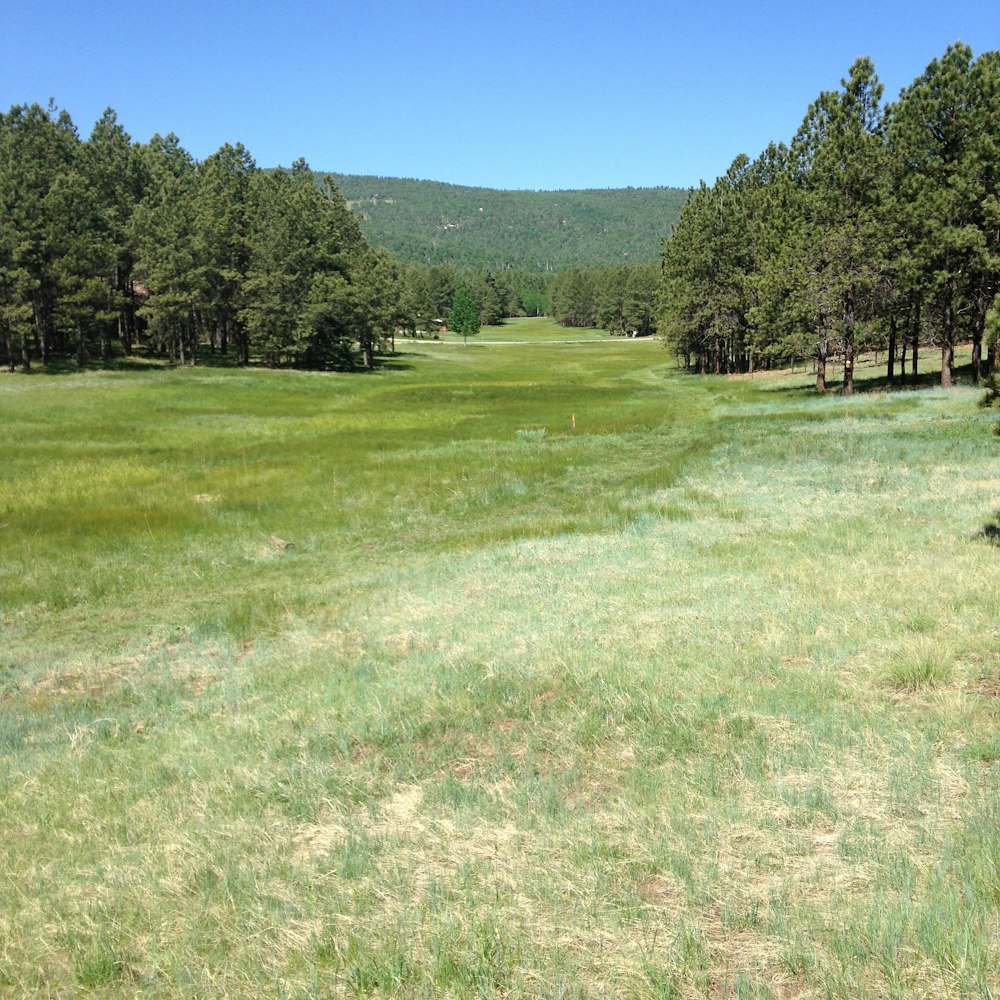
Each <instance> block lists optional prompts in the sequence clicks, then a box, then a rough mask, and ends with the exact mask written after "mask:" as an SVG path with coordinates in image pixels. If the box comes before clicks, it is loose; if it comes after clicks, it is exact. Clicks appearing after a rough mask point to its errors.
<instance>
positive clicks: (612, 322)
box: [550, 262, 660, 337]
mask: <svg viewBox="0 0 1000 1000" xmlns="http://www.w3.org/2000/svg"><path fill="white" fill-rule="evenodd" d="M659 274H660V265H659V264H657V263H653V262H651V263H644V264H619V265H615V266H611V267H592V268H580V267H571V268H568V269H567V270H565V271H562V272H561V273H560V274H558V275H556V276H555V277H554V278H553V280H552V285H551V288H550V298H551V315H552V316H554V317H555V319H556V320H557V321H558V322H560V323H561V324H562V325H563V326H578V327H596V328H598V329H601V330H607V331H608V333H611V334H615V335H618V336H626V335H633V334H634V335H636V336H641V337H645V336H648V335H649V334H651V333H655V332H656V329H657V282H658V279H659Z"/></svg>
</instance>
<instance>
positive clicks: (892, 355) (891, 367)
mask: <svg viewBox="0 0 1000 1000" xmlns="http://www.w3.org/2000/svg"><path fill="white" fill-rule="evenodd" d="M888 353H889V357H888V359H887V362H886V379H887V381H888V383H889V385H892V384H893V382H894V381H895V379H896V314H895V313H893V314H892V315H891V316H890V317H889V352H888Z"/></svg>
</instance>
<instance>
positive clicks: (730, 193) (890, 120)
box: [659, 43, 1000, 393]
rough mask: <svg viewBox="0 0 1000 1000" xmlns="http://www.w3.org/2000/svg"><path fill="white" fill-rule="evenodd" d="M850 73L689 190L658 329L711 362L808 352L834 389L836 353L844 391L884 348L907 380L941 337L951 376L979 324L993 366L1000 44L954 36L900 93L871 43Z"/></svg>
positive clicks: (690, 356) (707, 365)
mask: <svg viewBox="0 0 1000 1000" xmlns="http://www.w3.org/2000/svg"><path fill="white" fill-rule="evenodd" d="M841 84H842V85H841V88H840V89H839V90H837V91H831V92H825V93H823V94H821V95H820V96H819V97H818V98H817V99H816V101H815V102H814V103H813V104H812V105H811V106H810V108H809V109H808V112H807V113H806V116H805V118H804V120H803V122H802V125H801V127H800V128H799V130H798V131H797V133H796V134H795V136H794V137H793V138H792V140H791V143H790V144H789V145H786V144H784V143H772V144H771V145H769V146H768V147H767V149H766V150H765V151H764V152H763V153H762V154H761V155H760V156H759V157H758V158H757V159H756V160H754V161H752V162H751V161H750V160H749V159H748V158H747V157H746V156H740V157H737V159H736V160H735V161H734V162H733V164H732V166H731V167H730V168H729V170H728V172H727V173H726V174H725V175H724V176H723V177H720V178H719V179H718V180H717V181H716V182H715V183H714V184H712V185H711V186H709V185H707V184H705V183H702V184H701V185H700V186H699V187H698V188H697V189H696V190H694V191H692V192H691V196H690V198H689V200H688V202H687V204H686V205H685V207H684V209H683V211H682V213H681V216H680V219H679V221H678V223H677V225H676V227H675V229H674V232H673V234H672V237H671V239H670V240H669V242H668V243H666V245H665V247H664V252H663V272H662V277H661V279H660V285H659V292H660V307H659V308H660V332H661V333H663V334H665V335H666V336H667V338H668V340H669V341H670V343H671V344H672V345H673V346H674V347H675V349H676V350H677V352H678V354H679V355H680V356H681V357H682V358H683V359H684V360H685V362H686V364H687V365H688V366H690V367H697V368H698V369H699V370H701V371H703V372H704V371H713V372H729V371H752V370H753V369H754V368H755V367H759V366H770V365H772V364H778V363H784V362H787V361H789V360H793V359H795V358H810V359H812V361H813V363H814V365H815V370H816V385H817V388H818V389H824V388H825V387H826V383H827V366H828V364H830V363H831V362H832V361H833V360H835V359H836V360H839V361H840V362H841V363H842V365H843V372H844V392H845V393H850V392H851V391H852V389H853V370H854V363H855V358H856V355H857V353H858V352H859V351H860V350H864V349H871V348H884V349H885V350H886V351H887V355H888V367H887V374H888V379H889V381H890V382H892V381H893V379H894V378H895V377H896V371H897V365H899V373H900V375H901V376H904V377H905V370H906V363H907V352H909V361H910V365H911V369H912V372H913V373H914V374H915V373H916V370H917V367H916V366H917V357H918V352H919V350H920V349H921V348H922V347H925V346H927V345H931V344H933V345H934V346H935V347H936V348H938V349H939V350H940V352H941V382H942V384H944V385H950V384H952V382H953V379H954V355H955V345H956V343H957V342H959V341H960V340H969V341H971V342H972V345H973V362H972V369H973V370H972V375H973V378H974V379H975V380H978V379H979V378H980V375H981V374H982V373H983V371H984V370H985V369H988V368H989V367H990V366H992V362H993V353H994V342H995V337H994V338H991V337H989V336H988V334H987V331H988V330H989V329H990V328H991V326H992V327H995V326H996V311H997V309H998V306H1000V302H998V297H997V294H998V290H1000V284H998V278H1000V53H997V52H987V53H984V54H982V55H980V56H979V57H978V58H975V57H974V56H973V53H972V51H971V49H969V48H968V47H967V46H965V45H963V44H961V43H956V44H955V45H952V46H950V47H949V48H948V49H947V51H946V52H945V54H944V55H943V56H942V57H941V58H940V59H935V60H934V61H932V62H931V64H930V65H929V66H928V67H927V69H926V70H925V72H924V73H923V74H922V75H921V76H919V77H918V78H917V79H916V80H915V81H914V82H913V84H912V85H911V86H909V87H907V88H905V89H904V90H903V91H902V92H901V94H900V95H899V98H898V100H896V101H895V102H893V103H888V104H883V103H882V94H883V88H882V85H881V83H880V82H879V79H878V76H877V75H876V73H875V68H874V66H873V64H872V62H871V60H870V59H868V58H862V59H859V60H857V61H856V62H855V63H854V65H853V66H852V67H851V69H850V73H849V76H848V78H847V79H846V80H843V81H841ZM984 342H985V343H986V344H987V346H988V356H987V357H986V358H985V359H984V358H983V347H984Z"/></svg>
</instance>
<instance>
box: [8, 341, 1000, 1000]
mask: <svg viewBox="0 0 1000 1000" xmlns="http://www.w3.org/2000/svg"><path fill="white" fill-rule="evenodd" d="M549 339H555V338H554V337H553V338H549V337H548V336H546V333H545V330H544V329H543V328H539V329H538V330H537V331H536V332H535V340H534V342H533V341H532V338H531V337H529V336H525V338H524V342H523V343H518V344H511V345H509V346H504V345H502V344H493V345H489V344H477V345H473V344H470V346H469V348H468V349H465V348H463V347H462V346H461V345H452V344H448V343H444V344H438V345H435V347H434V348H433V349H432V348H430V347H427V348H426V349H425V348H424V347H423V345H420V344H417V345H413V346H412V350H411V345H409V344H407V345H406V347H407V349H408V350H411V353H405V354H403V355H401V356H400V357H399V358H398V359H397V366H396V367H395V368H393V369H387V370H383V371H382V372H380V373H378V374H375V375H371V376H342V375H307V374H296V373H273V372H270V373H269V372H235V371H155V370H153V371H147V372H145V373H132V374H125V373H115V374H100V373H88V374H85V375H72V376H52V377H48V376H38V375H35V376H31V377H30V378H28V377H7V378H4V379H2V380H0V395H2V396H3V401H4V410H5V413H6V414H7V415H8V421H9V426H10V427H12V428H15V429H16V432H15V433H13V434H12V435H11V437H10V443H9V447H8V450H7V454H6V460H5V463H4V464H3V466H2V468H0V524H3V525H4V526H5V529H4V530H5V539H6V546H5V551H4V555H3V558H2V563H0V609H2V610H0V613H2V628H3V632H4V644H3V649H2V652H0V698H2V701H0V749H2V752H3V754H4V761H5V767H4V768H3V769H0V870H2V871H3V873H4V885H5V887H6V889H5V891H4V892H3V893H0V941H2V942H3V943H2V946H0V993H8V994H10V995H51V996H56V995H72V994H80V995H94V996H118V995H130V996H131V995H137V994H138V995H149V996H163V997H174V996H191V995H212V996H275V995H279V996H280V995H284V996H298V997H307V996H331V995H342V996H361V995H367V996H426V997H431V996H435V997H437V996H453V997H468V996H506V997H516V996H523V997H528V996H546V997H548V996H567V997H590V996H598V995H601V996H607V995H614V996H635V997H664V996H677V997H684V996H690V997H694V996H706V995H708V996H720V997H742V996H746V997H768V996H770V997H779V996H782V997H783V996H803V997H813V996H815V997H825V996H834V997H866V996H867V997H885V996H924V997H954V996H969V997H973V996H976V997H986V996H991V995H996V994H997V993H998V992H1000V981H998V974H997V969H998V968H1000V936H998V933H997V932H998V929H1000V889H998V885H1000V883H998V881H997V878H998V876H997V873H998V871H1000V855H998V840H997V836H996V830H997V812H998V794H997V793H998V775H1000V771H998V770H997V764H996V759H997V754H996V752H995V744H996V723H997V700H996V699H997V695H998V693H1000V636H998V631H997V624H996V610H997V607H998V606H1000V602H998V597H1000V595H998V585H997V582H996V580H997V577H996V573H995V548H994V547H992V546H990V545H988V544H986V543H985V542H984V541H983V540H982V539H980V538H977V537H976V532H977V529H978V528H980V527H981V525H982V523H983V522H984V521H985V520H987V519H988V518H989V517H990V516H991V513H992V512H994V511H995V510H996V508H997V503H996V483H997V479H996V452H995V448H996V444H995V438H994V437H993V436H992V435H991V434H990V428H989V425H990V418H989V416H988V415H986V416H984V415H983V414H982V413H981V411H979V410H978V409H977V408H976V406H975V400H976V397H975V394H974V393H971V392H968V391H963V390H956V391H953V392H942V391H940V390H930V391H921V392H908V393H905V394H901V395H898V396H893V395H887V394H884V393H872V394H866V395H862V396H859V397H856V398H854V399H850V400H844V399H840V398H835V397H815V396H813V395H812V394H810V393H808V392H806V391H805V388H804V387H805V380H804V379H803V378H801V377H799V376H782V377H765V378H761V379H755V380H753V381H751V380H731V381H721V380H715V381H713V380H703V379H698V378H693V377H687V376H680V375H678V374H677V373H675V372H674V371H673V368H672V365H671V364H670V362H669V359H668V358H667V357H666V356H665V355H664V353H663V352H662V350H661V349H660V348H659V347H658V345H655V344H653V343H650V342H621V341H617V340H612V339H611V338H608V339H607V340H597V339H596V338H595V341H594V343H593V344H576V345H569V344H565V345H560V344H556V343H542V342H540V341H545V340H549ZM573 415H575V416H576V427H575V428H574V427H573V425H572V420H571V418H572V416H573ZM542 428H544V429H545V431H544V433H541V429H542ZM269 536H277V537H279V538H281V539H284V540H286V541H290V542H292V543H293V545H292V546H290V547H281V546H279V545H277V544H275V543H274V542H273V541H271V540H269ZM991 748H992V749H991Z"/></svg>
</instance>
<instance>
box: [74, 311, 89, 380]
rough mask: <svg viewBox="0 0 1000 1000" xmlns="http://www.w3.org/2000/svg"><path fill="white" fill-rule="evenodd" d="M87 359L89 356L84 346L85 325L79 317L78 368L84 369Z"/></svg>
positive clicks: (77, 323)
mask: <svg viewBox="0 0 1000 1000" xmlns="http://www.w3.org/2000/svg"><path fill="white" fill-rule="evenodd" d="M86 358H87V354H86V351H85V350H84V345H83V324H82V323H81V322H80V319H79V317H78V318H77V321H76V367H77V368H82V367H83V363H84V361H85V360H86Z"/></svg>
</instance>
